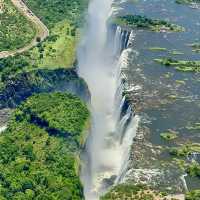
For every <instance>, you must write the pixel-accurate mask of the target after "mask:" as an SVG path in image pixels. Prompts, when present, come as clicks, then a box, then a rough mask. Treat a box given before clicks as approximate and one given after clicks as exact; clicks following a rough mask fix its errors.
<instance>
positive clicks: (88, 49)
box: [78, 0, 138, 200]
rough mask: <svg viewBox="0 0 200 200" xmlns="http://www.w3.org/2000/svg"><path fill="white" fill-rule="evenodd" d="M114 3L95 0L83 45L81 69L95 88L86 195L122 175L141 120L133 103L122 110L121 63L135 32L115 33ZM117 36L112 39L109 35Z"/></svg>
mask: <svg viewBox="0 0 200 200" xmlns="http://www.w3.org/2000/svg"><path fill="white" fill-rule="evenodd" d="M112 3H113V2H112V0H92V1H91V2H90V5H89V9H88V17H87V22H88V23H87V27H86V31H85V34H84V37H83V39H82V42H81V44H80V47H79V50H78V64H79V69H78V71H79V75H80V76H81V77H83V78H84V79H85V81H86V82H87V84H88V87H89V90H90V92H91V114H92V127H91V134H90V136H89V138H88V141H87V144H86V149H85V153H84V155H83V157H82V159H83V161H84V165H83V167H82V181H83V184H84V193H85V198H86V199H87V200H96V199H99V197H100V196H101V195H102V194H103V193H104V192H105V191H106V190H107V189H108V188H109V187H110V186H111V185H113V184H115V183H116V181H119V180H120V179H121V174H122V173H124V170H125V168H126V163H127V162H128V156H129V151H130V148H131V144H132V139H133V137H134V135H135V133H136V129H137V124H138V117H137V116H134V112H133V110H132V108H131V107H130V106H128V108H127V109H126V110H124V113H125V114H124V115H123V116H121V113H122V110H123V107H124V106H123V104H124V102H125V97H124V96H123V91H124V83H123V78H122V73H121V69H122V68H123V67H124V63H125V65H126V64H127V63H126V62H124V61H125V60H126V59H128V57H127V56H128V54H127V53H122V52H123V50H124V49H126V48H127V45H128V44H129V42H130V35H131V33H129V32H128V31H123V30H122V29H121V28H120V27H117V28H115V29H114V34H113V31H109V28H110V27H109V25H108V23H107V20H108V18H109V17H110V16H111V14H112V13H111V11H112V8H111V7H112ZM109 34H113V35H112V36H108V35H109ZM132 35H133V34H132ZM112 37H114V39H113V40H108V38H112ZM108 43H112V44H111V45H110V44H108ZM111 47H112V48H111ZM120 55H121V56H120ZM124 56H126V58H124ZM119 58H120V59H119ZM121 60H122V61H123V62H124V63H122V62H121Z"/></svg>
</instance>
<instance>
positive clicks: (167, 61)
mask: <svg viewBox="0 0 200 200" xmlns="http://www.w3.org/2000/svg"><path fill="white" fill-rule="evenodd" d="M154 61H155V62H157V63H160V64H162V65H165V66H173V67H175V69H176V70H178V71H182V72H199V70H200V61H199V60H196V61H185V60H175V59H171V58H161V59H154Z"/></svg>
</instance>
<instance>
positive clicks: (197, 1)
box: [176, 0, 200, 4]
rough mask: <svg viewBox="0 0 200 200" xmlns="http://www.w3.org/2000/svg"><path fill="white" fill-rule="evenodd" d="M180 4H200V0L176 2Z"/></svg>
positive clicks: (177, 0)
mask: <svg viewBox="0 0 200 200" xmlns="http://www.w3.org/2000/svg"><path fill="white" fill-rule="evenodd" d="M176 3H178V4H191V3H200V0H176Z"/></svg>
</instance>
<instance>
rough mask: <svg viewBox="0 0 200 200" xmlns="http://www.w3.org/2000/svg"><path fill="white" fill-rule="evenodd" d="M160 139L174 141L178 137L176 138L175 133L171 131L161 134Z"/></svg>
mask: <svg viewBox="0 0 200 200" xmlns="http://www.w3.org/2000/svg"><path fill="white" fill-rule="evenodd" d="M160 137H161V138H163V139H164V140H174V139H176V138H177V137H178V136H177V132H175V131H173V130H168V131H166V132H163V133H161V134H160Z"/></svg>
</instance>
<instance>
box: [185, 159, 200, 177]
mask: <svg viewBox="0 0 200 200" xmlns="http://www.w3.org/2000/svg"><path fill="white" fill-rule="evenodd" d="M186 172H187V173H188V174H189V175H190V176H196V177H199V178H200V165H199V164H198V163H197V162H193V163H191V164H190V165H189V166H187V169H186Z"/></svg>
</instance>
